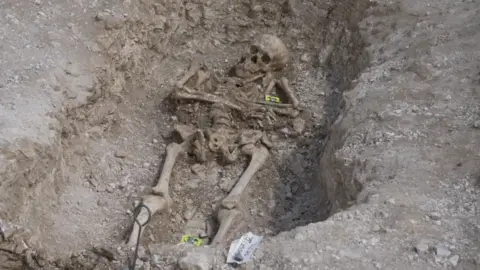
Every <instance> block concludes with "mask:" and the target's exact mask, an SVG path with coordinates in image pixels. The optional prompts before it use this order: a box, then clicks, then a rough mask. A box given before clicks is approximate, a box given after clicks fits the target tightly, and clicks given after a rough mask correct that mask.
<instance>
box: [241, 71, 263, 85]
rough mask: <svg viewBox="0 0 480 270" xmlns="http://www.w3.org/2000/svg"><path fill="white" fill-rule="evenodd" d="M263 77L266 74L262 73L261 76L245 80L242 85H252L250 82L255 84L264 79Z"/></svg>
mask: <svg viewBox="0 0 480 270" xmlns="http://www.w3.org/2000/svg"><path fill="white" fill-rule="evenodd" d="M263 77H265V73H261V74H258V75H255V76H252V77H250V78H248V79H245V80H243V81H242V85H245V84H247V83H250V82H254V81H256V80H258V79H260V78H263Z"/></svg>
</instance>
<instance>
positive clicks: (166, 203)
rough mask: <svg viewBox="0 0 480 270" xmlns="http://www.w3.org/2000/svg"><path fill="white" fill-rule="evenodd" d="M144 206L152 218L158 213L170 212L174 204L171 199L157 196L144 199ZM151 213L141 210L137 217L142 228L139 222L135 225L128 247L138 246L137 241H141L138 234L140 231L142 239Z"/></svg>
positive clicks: (148, 196)
mask: <svg viewBox="0 0 480 270" xmlns="http://www.w3.org/2000/svg"><path fill="white" fill-rule="evenodd" d="M142 204H143V205H145V206H146V207H147V208H148V209H149V210H150V218H151V217H152V216H153V215H154V214H155V213H157V212H161V211H164V210H169V209H170V206H171V204H172V200H171V199H170V197H168V196H167V197H162V196H156V195H146V196H144V197H143V198H142ZM148 215H149V213H148V211H147V209H145V208H144V207H141V208H140V212H139V213H138V215H137V216H136V220H137V221H138V222H139V223H140V225H141V227H140V225H139V224H137V222H135V223H134V224H133V228H132V232H131V233H130V237H129V239H128V242H127V245H128V246H135V245H136V244H137V240H138V239H139V236H138V232H139V230H140V229H141V231H140V237H142V235H143V232H144V231H145V227H146V225H147V221H148V219H149V217H148Z"/></svg>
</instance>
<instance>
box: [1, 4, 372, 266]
mask: <svg viewBox="0 0 480 270" xmlns="http://www.w3.org/2000/svg"><path fill="white" fill-rule="evenodd" d="M167 2H168V1H163V2H162V3H160V2H152V3H150V2H149V1H141V2H139V4H138V5H139V6H140V7H141V8H139V9H138V11H139V14H137V16H131V17H130V18H129V19H125V18H124V17H122V16H120V17H119V16H117V15H115V14H114V13H113V12H110V13H108V12H106V13H99V15H98V16H97V17H96V19H97V21H98V22H97V23H98V25H99V27H100V26H105V29H107V30H106V31H104V33H103V34H101V35H100V36H99V37H98V38H97V40H96V41H97V43H98V44H99V46H100V48H101V49H102V50H103V51H104V53H105V57H106V59H107V63H108V64H107V65H106V66H105V67H104V68H103V69H102V70H101V71H100V72H97V76H98V80H97V82H96V84H95V87H93V89H92V93H91V96H90V98H89V99H88V100H87V103H86V104H84V105H82V106H79V107H78V106H76V107H70V108H66V110H65V111H63V112H60V113H58V115H57V119H58V123H59V124H58V126H57V127H56V130H57V132H58V136H57V139H56V141H55V143H53V144H52V145H50V146H44V145H38V144H33V143H29V142H28V141H26V142H25V143H24V144H22V145H23V146H22V147H20V148H19V149H9V150H8V149H4V150H2V151H3V152H2V154H4V155H5V156H7V157H8V159H9V160H10V161H15V162H16V163H15V162H12V163H10V164H14V165H11V166H10V167H6V168H4V170H3V172H4V173H3V174H2V175H1V177H2V179H8V180H7V181H6V182H4V185H3V186H1V188H2V189H1V190H0V191H1V192H3V193H4V194H10V195H8V196H6V197H4V199H2V200H1V202H2V210H3V211H2V213H1V216H0V218H1V220H2V221H3V222H4V223H5V224H6V223H8V224H11V225H10V227H11V228H14V227H15V226H18V227H19V229H16V230H12V233H10V234H9V235H8V237H5V240H6V241H4V242H3V243H2V248H1V249H0V253H2V254H4V255H5V256H13V255H12V254H15V253H18V254H20V255H22V256H23V255H25V254H29V253H28V252H27V251H26V250H25V249H23V250H22V249H20V250H19V249H18V246H19V242H18V241H20V242H22V243H26V245H27V246H31V247H32V248H33V249H34V250H42V254H50V255H48V256H46V255H42V256H43V257H42V258H43V259H44V260H47V261H52V262H53V261H54V260H53V258H67V260H66V261H65V260H62V261H61V262H59V261H56V264H57V265H60V266H62V267H65V265H69V263H70V267H73V266H72V265H73V263H72V262H70V261H73V259H72V258H73V257H70V255H71V254H72V252H77V251H79V250H84V249H89V248H90V247H92V246H99V245H101V246H110V247H115V246H118V244H119V243H121V241H122V239H124V236H125V234H126V233H128V228H129V227H130V223H131V220H132V215H131V211H132V209H133V207H132V203H133V202H134V201H135V200H136V199H138V198H139V197H141V196H142V195H145V194H148V193H149V192H150V187H151V186H153V185H154V183H155V181H156V177H158V174H159V171H160V169H161V166H162V164H163V162H164V158H165V147H166V144H167V143H168V142H169V140H170V135H169V134H170V132H171V130H172V128H173V126H174V125H175V124H178V123H184V124H197V125H202V123H203V122H202V121H203V120H202V117H200V116H198V115H195V112H196V108H195V106H201V105H199V103H197V105H194V104H191V106H184V107H183V109H182V110H180V109H179V108H178V106H177V105H178V104H176V103H173V102H171V99H169V98H168V95H169V93H170V92H171V90H172V88H173V85H174V84H175V82H176V80H178V78H179V77H180V76H181V75H182V74H183V73H184V72H185V71H186V70H187V69H188V66H189V65H190V63H192V62H194V61H203V62H204V63H205V65H206V66H208V67H209V68H211V69H212V70H216V71H218V72H219V73H224V74H226V73H227V71H228V70H229V69H230V68H231V67H232V66H233V65H234V64H235V63H236V62H237V61H238V60H239V59H240V57H241V55H242V53H243V52H244V51H245V50H246V49H245V48H247V47H248V42H249V41H250V40H251V39H252V38H253V37H254V36H255V35H257V34H258V33H272V34H275V35H277V36H279V37H280V38H281V39H282V40H283V41H284V43H285V44H286V45H287V47H288V48H289V49H290V51H291V53H292V56H293V63H292V65H291V66H290V67H289V69H288V70H287V71H285V72H284V73H283V75H284V76H286V77H287V78H288V79H289V80H290V81H291V82H292V87H293V88H294V89H295V91H296V93H297V96H298V98H299V99H300V100H301V102H302V103H303V104H305V106H306V108H307V109H306V110H305V111H303V112H302V113H301V115H300V117H301V119H303V120H304V121H302V122H303V123H304V127H303V128H302V132H301V135H300V136H296V135H294V134H293V132H292V130H295V129H296V128H298V127H296V126H295V124H294V122H292V121H289V122H287V124H285V125H284V126H283V127H282V128H279V129H277V130H275V134H274V135H273V142H274V148H273V150H272V154H271V156H270V159H269V160H268V162H267V164H266V165H265V166H264V168H263V169H262V170H261V171H259V172H258V173H257V176H256V177H255V178H254V179H253V180H252V181H251V183H250V184H249V186H248V188H247V191H246V193H245V194H244V197H245V199H244V202H245V209H244V211H245V213H244V216H245V218H244V223H245V226H243V227H242V228H241V229H240V230H239V231H238V232H237V234H235V235H234V236H232V238H233V237H238V236H239V235H240V234H242V233H244V232H245V231H247V230H250V231H253V232H255V233H257V234H262V235H274V234H277V233H278V232H281V231H285V230H290V229H292V228H294V227H297V226H301V225H305V224H308V223H311V222H317V221H322V220H325V219H327V218H328V216H330V215H331V214H332V213H333V212H335V211H339V210H341V209H344V208H346V207H349V206H350V205H351V204H352V202H354V201H355V198H356V194H357V193H358V192H359V191H360V190H361V189H362V186H361V185H360V184H359V182H358V181H356V180H355V178H354V176H353V173H352V168H348V167H345V166H344V163H343V161H340V160H336V159H335V157H334V155H333V153H334V151H335V149H337V148H338V146H339V144H341V143H342V142H341V138H342V134H343V132H345V131H341V130H336V129H335V128H334V127H333V128H332V126H333V123H334V122H335V120H336V119H337V118H338V116H339V114H341V112H342V111H343V110H344V109H345V101H344V99H343V95H342V93H343V92H344V91H347V90H348V89H350V88H351V87H352V81H353V80H354V79H355V78H356V76H358V75H359V73H360V72H361V71H362V70H363V69H364V68H365V67H366V66H367V65H368V62H369V57H368V53H367V52H366V51H365V46H366V45H365V43H364V41H363V39H362V36H361V33H360V30H359V28H358V26H357V24H358V22H359V21H360V20H361V19H362V18H363V14H364V12H365V10H366V9H367V8H368V7H369V2H368V1H354V0H342V1H333V2H328V1H327V2H322V3H317V1H302V3H297V4H296V5H293V4H292V3H294V2H293V1H285V3H284V4H282V5H278V4H276V2H269V1H262V2H261V3H257V4H258V6H259V7H261V8H258V6H257V7H255V6H254V7H252V6H249V5H245V4H240V3H238V4H232V3H223V2H220V1H219V2H218V3H209V4H205V3H201V2H198V3H197V2H195V3H190V2H188V3H183V4H179V3H176V2H175V4H174V3H173V2H172V3H170V4H168V3H167ZM232 12H233V13H232ZM232 14H235V15H232ZM218 21H221V22H222V23H217V22H218ZM197 109H198V108H197ZM246 162H247V160H246V159H245V160H243V163H242V162H239V163H235V164H233V165H228V166H222V165H219V164H217V163H215V162H209V163H207V164H194V163H193V161H192V158H191V157H188V156H187V157H184V158H183V159H181V160H179V162H178V165H177V166H176V167H175V170H174V173H173V175H172V179H171V182H170V186H171V194H170V196H171V197H172V199H173V207H172V214H169V215H167V214H161V215H160V214H159V215H155V216H154V217H153V218H152V221H151V222H150V224H149V227H148V229H147V231H146V232H145V234H144V237H143V239H142V244H144V245H148V244H149V243H154V242H166V243H177V242H178V241H179V239H180V238H181V236H182V234H183V228H184V227H185V225H186V224H187V223H188V222H189V221H190V220H191V219H192V218H194V217H198V216H200V217H202V218H204V219H205V220H207V223H210V221H211V220H214V219H215V218H214V217H215V215H214V212H213V209H214V208H215V207H216V205H218V203H219V202H220V201H221V199H222V198H223V197H225V196H226V195H227V194H228V191H229V190H230V189H231V188H232V185H233V184H234V183H235V181H236V179H238V178H239V177H240V175H241V173H242V172H243V171H244V169H245V168H246V164H247V163H246ZM19 168H22V170H21V171H20V173H19ZM5 183H6V184H5ZM5 198H6V199H5ZM13 198H15V199H13ZM14 209H15V210H14ZM20 224H22V226H20ZM2 226H3V225H2ZM212 226H213V227H215V224H213V225H212ZM20 227H22V228H20ZM13 231H15V232H13ZM25 231H27V232H25ZM207 233H208V232H207ZM231 240H232V239H228V241H231ZM12 243H13V250H11V247H12ZM9 248H10V249H9ZM5 250H8V252H6V251H5ZM0 255H1V254H0ZM30 255H31V254H30ZM37 256H40V255H37ZM75 256H76V257H75V258H76V260H77V262H76V263H79V262H78V258H79V256H78V252H77V253H76V254H75ZM27 257H28V256H27ZM68 258H69V259H68ZM37 263H38V262H37ZM82 269H83V268H82ZM85 269H86V268H85Z"/></svg>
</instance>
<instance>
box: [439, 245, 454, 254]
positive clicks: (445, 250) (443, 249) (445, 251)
mask: <svg viewBox="0 0 480 270" xmlns="http://www.w3.org/2000/svg"><path fill="white" fill-rule="evenodd" d="M435 254H436V255H437V256H439V257H448V256H450V254H452V252H450V250H448V248H447V247H445V246H442V245H438V246H436V247H435Z"/></svg>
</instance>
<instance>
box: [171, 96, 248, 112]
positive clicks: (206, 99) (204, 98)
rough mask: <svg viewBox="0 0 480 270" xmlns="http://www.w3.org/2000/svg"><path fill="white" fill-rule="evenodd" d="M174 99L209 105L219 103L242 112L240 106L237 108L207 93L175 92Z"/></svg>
mask: <svg viewBox="0 0 480 270" xmlns="http://www.w3.org/2000/svg"><path fill="white" fill-rule="evenodd" d="M174 98H176V99H190V100H197V101H204V102H209V103H220V104H223V105H225V106H227V107H230V108H232V109H235V110H238V111H241V110H242V108H241V107H240V106H237V105H235V104H233V103H232V102H230V101H228V100H225V99H223V98H221V97H219V96H216V95H212V94H209V93H201V92H197V93H193V92H192V93H184V92H181V91H175V93H174Z"/></svg>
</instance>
